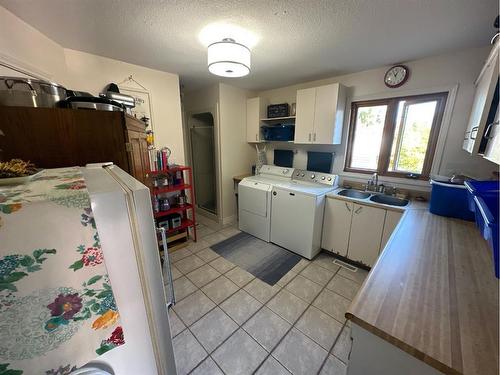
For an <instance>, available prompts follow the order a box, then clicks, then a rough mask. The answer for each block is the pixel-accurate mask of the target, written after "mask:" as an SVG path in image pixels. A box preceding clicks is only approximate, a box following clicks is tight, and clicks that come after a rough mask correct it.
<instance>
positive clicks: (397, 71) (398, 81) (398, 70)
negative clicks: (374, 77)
mask: <svg viewBox="0 0 500 375" xmlns="http://www.w3.org/2000/svg"><path fill="white" fill-rule="evenodd" d="M409 76H410V70H409V69H408V67H407V66H405V65H394V66H393V67H392V68H389V70H388V71H387V72H386V73H385V76H384V83H385V85H386V86H387V87H390V88H391V89H393V88H396V87H399V86H402V85H404V83H405V82H406V81H407V80H408V77H409Z"/></svg>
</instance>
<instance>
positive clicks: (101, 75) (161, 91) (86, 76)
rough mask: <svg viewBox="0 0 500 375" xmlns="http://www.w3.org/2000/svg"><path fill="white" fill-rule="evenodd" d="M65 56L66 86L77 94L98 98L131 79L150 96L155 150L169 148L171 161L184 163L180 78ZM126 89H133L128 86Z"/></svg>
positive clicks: (89, 57)
mask: <svg viewBox="0 0 500 375" xmlns="http://www.w3.org/2000/svg"><path fill="white" fill-rule="evenodd" d="M64 53H65V57H66V65H67V77H68V78H67V82H68V83H67V85H68V87H70V88H74V89H76V90H80V91H88V92H90V93H91V94H94V95H98V94H99V93H100V92H102V90H103V89H104V87H105V86H106V85H107V84H108V83H110V82H115V83H118V82H121V81H123V80H124V79H126V78H127V77H128V76H129V75H132V76H133V78H134V80H136V81H137V82H139V83H140V84H141V85H142V86H144V87H145V88H146V89H147V90H148V91H149V93H150V97H151V106H152V109H153V113H152V122H153V129H154V132H155V145H156V147H163V146H168V147H169V148H170V149H171V150H172V161H175V162H177V163H179V164H183V163H184V143H183V134H182V119H181V103H180V93H179V76H178V75H176V74H171V73H166V72H161V71H158V70H153V69H149V68H144V67H142V66H138V65H133V64H129V63H126V62H123V61H118V60H113V59H108V58H106V57H101V56H96V55H92V54H89V53H85V52H80V51H75V50H71V49H65V50H64ZM125 86H128V87H134V85H133V84H128V83H127V84H125ZM135 87H136V88H140V86H135Z"/></svg>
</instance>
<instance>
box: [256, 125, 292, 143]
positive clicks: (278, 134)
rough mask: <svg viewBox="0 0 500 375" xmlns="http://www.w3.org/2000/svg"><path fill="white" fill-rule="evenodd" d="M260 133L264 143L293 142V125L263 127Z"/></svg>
mask: <svg viewBox="0 0 500 375" xmlns="http://www.w3.org/2000/svg"><path fill="white" fill-rule="evenodd" d="M262 131H263V134H264V139H265V140H266V141H293V139H294V135H295V126H294V125H285V124H283V125H269V126H263V127H262Z"/></svg>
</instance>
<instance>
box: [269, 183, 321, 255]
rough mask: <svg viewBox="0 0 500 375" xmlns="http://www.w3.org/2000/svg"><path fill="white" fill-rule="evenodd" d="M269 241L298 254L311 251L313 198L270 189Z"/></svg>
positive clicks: (314, 203)
mask: <svg viewBox="0 0 500 375" xmlns="http://www.w3.org/2000/svg"><path fill="white" fill-rule="evenodd" d="M271 199H272V203H271V242H273V243H275V244H276V245H279V246H282V247H284V248H285V249H288V250H291V251H293V252H295V253H297V254H299V255H302V256H308V254H310V253H311V249H312V246H313V237H314V230H313V229H314V228H313V227H314V214H315V209H316V197H313V196H309V195H305V194H300V193H296V192H292V191H288V190H285V189H280V188H277V187H275V188H273V192H272V198H271Z"/></svg>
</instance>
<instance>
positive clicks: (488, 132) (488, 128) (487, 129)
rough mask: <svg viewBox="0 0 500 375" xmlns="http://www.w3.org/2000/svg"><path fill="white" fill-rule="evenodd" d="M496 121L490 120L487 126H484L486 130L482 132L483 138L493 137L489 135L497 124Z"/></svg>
mask: <svg viewBox="0 0 500 375" xmlns="http://www.w3.org/2000/svg"><path fill="white" fill-rule="evenodd" d="M498 123H499V122H498V121H495V122H492V123H491V124H489V125H488V127H487V128H486V131H485V132H484V138H485V139H490V138H493V137H492V136H491V135H490V132H491V129H492V128H494V127H495V126H497V125H498Z"/></svg>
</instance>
